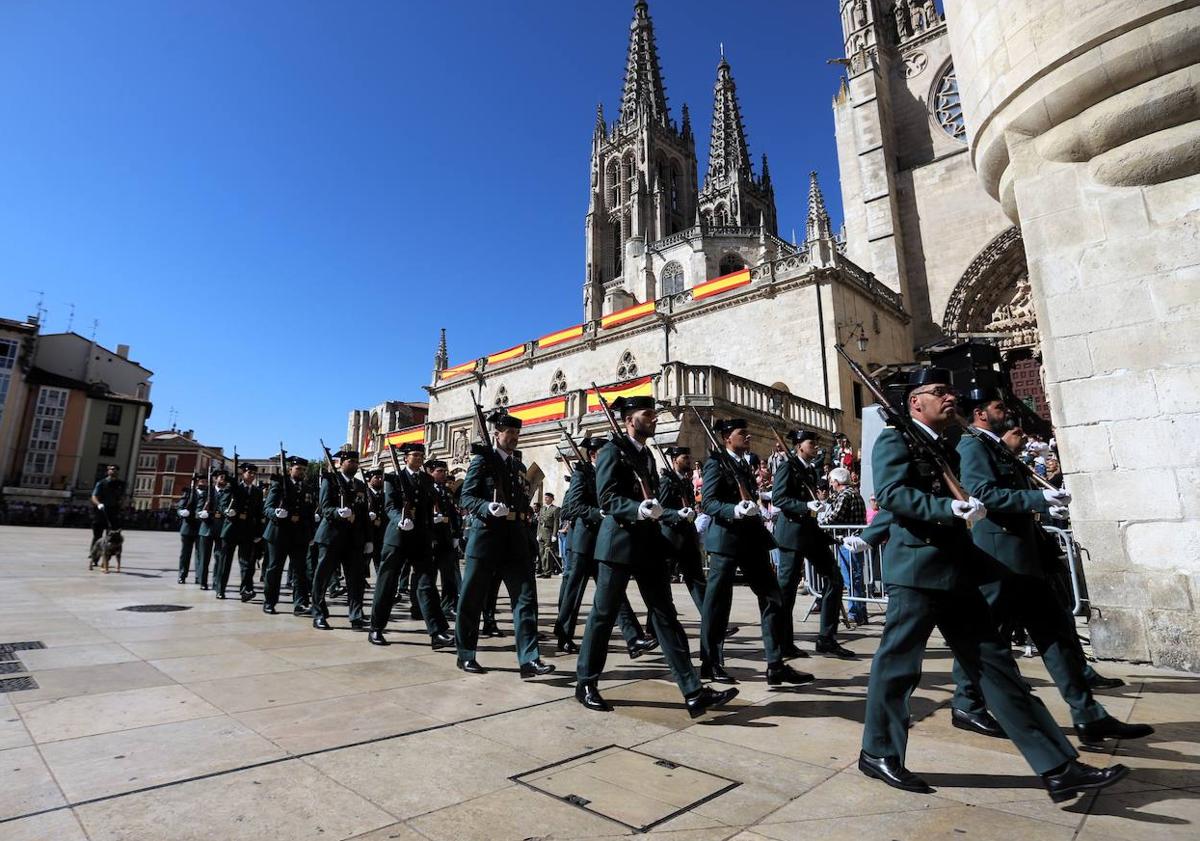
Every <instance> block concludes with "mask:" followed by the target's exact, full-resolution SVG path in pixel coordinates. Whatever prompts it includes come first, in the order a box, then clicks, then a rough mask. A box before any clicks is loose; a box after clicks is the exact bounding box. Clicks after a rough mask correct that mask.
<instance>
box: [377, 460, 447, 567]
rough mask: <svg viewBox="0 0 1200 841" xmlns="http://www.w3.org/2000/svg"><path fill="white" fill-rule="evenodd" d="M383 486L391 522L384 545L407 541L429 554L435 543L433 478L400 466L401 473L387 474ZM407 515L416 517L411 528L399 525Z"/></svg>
mask: <svg viewBox="0 0 1200 841" xmlns="http://www.w3.org/2000/svg"><path fill="white" fill-rule="evenodd" d="M384 488H385V490H384V500H385V501H384V511H385V513H386V514H387V519H388V523H387V530H386V532H385V533H384V536H383V545H384V546H392V547H397V546H401V545H406V546H407V547H408V548H414V549H416V548H419V549H420V550H421V551H422V553H424V554H428V553H429V550H430V548H431V547H432V545H433V501H434V490H433V479H431V478H429V475H428V474H427V473H424V472H421V471H418V472H416V473H409V472H408V470H406V469H405V468H401V469H400V472H399V473H390V474H388V475H387V476H386V477H384ZM405 517H409V518H410V519H411V520H412V521H413V527H412V529H411V530H409V531H403V530H401V528H400V523H401V522H403V521H404V518H405Z"/></svg>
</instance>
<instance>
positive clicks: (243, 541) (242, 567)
mask: <svg viewBox="0 0 1200 841" xmlns="http://www.w3.org/2000/svg"><path fill="white" fill-rule="evenodd" d="M233 506H234V508H235V509H236V511H237V514H236V515H235V516H236V519H237V527H236V535H237V536H236V543H237V553H238V569H239V571H240V572H241V574H242V581H241V584H240V585H239V586H238V593H239V594H240V595H241V597H242V601H249V600H250V599H251V598H253V597H254V595H255V593H254V570H255V557H256V553H257V551H258V544H259V543H261V542H262V534H263V526H264V525H265V518H264V517H263V492H262V488H260V487H259V486H258V484H257V483H255V482H251V483H250V484H246V483H245V482H238V483H237V484H235V485H234V495H233Z"/></svg>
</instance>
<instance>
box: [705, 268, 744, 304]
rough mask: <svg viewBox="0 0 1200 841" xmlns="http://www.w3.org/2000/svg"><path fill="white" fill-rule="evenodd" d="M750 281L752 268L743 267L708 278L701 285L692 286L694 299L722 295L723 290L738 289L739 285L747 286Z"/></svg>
mask: <svg viewBox="0 0 1200 841" xmlns="http://www.w3.org/2000/svg"><path fill="white" fill-rule="evenodd" d="M749 282H750V270H749V269H741V270H739V271H736V272H732V273H730V274H727V275H722V276H721V277H718V278H714V279H712V280H706V281H705V282H704V283H701V284H700V285H699V286H693V287H692V300H694V301H700V300H703V299H704V298H709V297H712V296H713V295H720V294H721V293H722V292H728V291H729V290H730V289H737V288H738V287H739V286H745V285H746V284H747V283H749Z"/></svg>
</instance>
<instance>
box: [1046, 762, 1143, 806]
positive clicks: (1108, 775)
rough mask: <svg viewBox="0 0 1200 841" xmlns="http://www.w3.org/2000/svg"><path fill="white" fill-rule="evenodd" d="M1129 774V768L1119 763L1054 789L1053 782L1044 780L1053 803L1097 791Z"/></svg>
mask: <svg viewBox="0 0 1200 841" xmlns="http://www.w3.org/2000/svg"><path fill="white" fill-rule="evenodd" d="M1128 774H1129V768H1128V767H1126V766H1125V765H1121V764H1120V763H1118V764H1116V765H1112V766H1110V767H1108V768H1105V769H1104V770H1103V771H1101V772H1100V773H1098V774H1090V775H1088V777H1089V778H1088V779H1087V780H1086V781H1081V782H1078V783H1076V784H1074V785H1070V786H1063V787H1062V788H1058V789H1055V788H1054V786H1053V784H1052V783H1050V782H1049V781H1047V782H1046V790H1047V793H1048V794H1049V795H1050V799H1051V800H1052V801H1054V802H1055V803H1062V802H1063V801H1065V800H1071V799H1073V798H1075V797H1078V796H1079V795H1081V794H1083V793H1085V792H1089V791H1099V790H1100V789H1102V788H1107V787H1108V786H1110V785H1112V784H1113V783H1118V782H1120V781H1121V780H1123V779H1125V777H1126V776H1128Z"/></svg>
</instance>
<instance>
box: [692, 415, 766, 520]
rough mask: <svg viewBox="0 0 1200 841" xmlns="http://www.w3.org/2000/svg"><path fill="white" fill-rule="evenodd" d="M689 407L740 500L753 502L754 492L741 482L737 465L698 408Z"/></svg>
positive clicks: (714, 456)
mask: <svg viewBox="0 0 1200 841" xmlns="http://www.w3.org/2000/svg"><path fill="white" fill-rule="evenodd" d="M691 409H692V412H693V413H694V414H695V415H696V420H698V421H699V422H700V428H701V429H703V430H704V434H705V436H706V437H707V438H708V443H709V444H710V445H711V446H712V452H713V458H715V459H716V460H717V464H719V465H720V466H721V467H723V468H725V475H727V476H729V477H730V478H732V479H733V481H734V484H736V485H737V489H738V496H740V497H741V498H742V502H753V501H754V494H753V493H751V492H750V489H749V488H747V487H746V486H745V484H743V483H742V477H741V475H740V474H739V473H738V470H737V466H736V465H735V464H734V463H733V459H732V458H730V457H729V453H727V452H726V451H725V447H724V446H722V444H721V442H720V441H718V440H717V436H716V434H715V433H714V432H713V431H712V427H710V426H709V425H708V424H706V423H705V422H704V418H702V417H700V410H699V409H697V408H696V407H695V405H693V406H692V407H691Z"/></svg>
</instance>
